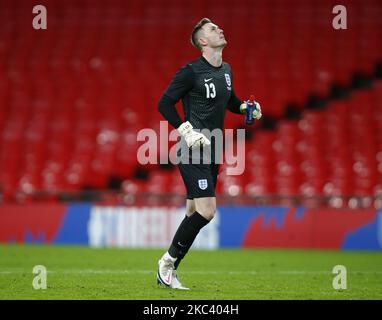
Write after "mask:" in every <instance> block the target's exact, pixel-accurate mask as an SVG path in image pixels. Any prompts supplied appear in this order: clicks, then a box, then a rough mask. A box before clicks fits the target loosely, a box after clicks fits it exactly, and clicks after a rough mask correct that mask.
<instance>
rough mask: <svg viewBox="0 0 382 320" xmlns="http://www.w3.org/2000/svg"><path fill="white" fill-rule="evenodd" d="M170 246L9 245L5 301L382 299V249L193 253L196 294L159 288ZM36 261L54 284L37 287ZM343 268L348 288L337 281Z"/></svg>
mask: <svg viewBox="0 0 382 320" xmlns="http://www.w3.org/2000/svg"><path fill="white" fill-rule="evenodd" d="M162 253H163V250H151V249H150V250H149V249H135V250H133V249H93V248H87V247H76V246H73V247H67V246H65V247H63V246H48V245H43V246H37V245H25V246H19V245H1V246H0V299H1V300H4V299H48V300H50V299H127V300H132V299H139V300H156V299H164V300H172V299H176V300H183V299H185V300H192V299H208V300H214V299H222V300H225V299H229V300H235V299H244V300H255V299H267V300H268V299H299V300H300V299H302V300H305V299H379V300H380V299H382V254H381V253H377V252H374V253H373V252H339V251H317V250H316V251H305V250H217V251H202V250H191V251H190V253H189V255H188V256H187V257H186V258H185V260H184V261H183V262H182V264H181V265H180V267H179V275H180V277H181V279H182V282H183V283H184V285H186V286H188V287H190V289H191V290H190V291H178V290H170V289H167V288H163V287H158V286H157V285H156V271H157V269H156V267H157V261H158V258H159V257H160V256H161V254H162ZM35 265H44V266H45V267H46V268H47V271H48V273H47V289H46V290H35V289H33V287H32V281H33V277H34V276H35V275H34V274H33V273H32V269H33V267H34V266H35ZM335 265H344V266H345V267H346V269H347V289H342V290H335V289H333V286H332V281H333V278H334V277H335V274H333V273H332V269H333V267H334V266H335Z"/></svg>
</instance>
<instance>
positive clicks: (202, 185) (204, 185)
mask: <svg viewBox="0 0 382 320" xmlns="http://www.w3.org/2000/svg"><path fill="white" fill-rule="evenodd" d="M198 184H199V188H200V189H202V190H206V189H207V187H208V183H207V179H200V180H198Z"/></svg>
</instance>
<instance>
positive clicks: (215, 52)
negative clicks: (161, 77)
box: [157, 18, 261, 289]
mask: <svg viewBox="0 0 382 320" xmlns="http://www.w3.org/2000/svg"><path fill="white" fill-rule="evenodd" d="M191 42H192V44H193V45H194V46H195V47H196V48H198V49H199V50H201V53H202V54H201V57H200V58H199V59H197V60H195V61H192V62H190V63H188V64H186V65H185V66H183V67H182V68H181V69H180V70H179V71H178V72H177V73H176V74H175V76H174V78H173V79H172V81H171V83H170V85H169V86H168V87H167V89H166V91H165V93H164V94H163V96H162V98H161V100H160V102H159V106H158V109H159V112H160V113H161V114H162V115H163V116H164V118H165V119H166V120H167V121H168V122H169V123H170V124H171V125H172V126H173V127H174V128H177V129H178V131H179V133H180V134H181V136H182V139H181V141H180V144H181V145H182V144H183V145H184V144H186V149H187V150H191V151H192V150H194V149H195V148H198V149H200V150H201V152H200V153H199V155H198V157H199V158H198V159H194V158H193V157H194V153H193V152H191V153H192V154H193V155H192V156H190V155H189V154H186V155H185V154H182V155H180V158H181V160H180V163H179V165H178V166H179V170H180V173H181V176H182V178H183V181H184V183H185V185H186V189H187V202H186V217H185V218H184V220H183V221H182V222H181V224H180V225H179V227H178V230H177V231H176V233H175V236H174V238H173V241H172V243H171V245H170V248H169V249H168V251H167V252H166V253H165V254H164V255H163V256H162V257H161V259H160V260H159V262H158V265H159V266H158V273H157V282H158V284H161V285H165V286H167V287H170V288H174V289H188V288H186V287H184V286H183V285H182V284H181V282H180V280H179V277H178V275H177V273H176V270H177V268H178V266H179V263H180V262H181V260H182V259H183V258H184V256H185V255H186V253H187V252H188V250H189V249H190V247H191V245H192V243H193V242H194V240H195V238H196V236H197V234H198V233H199V231H200V230H201V229H202V228H203V227H204V226H205V225H207V224H208V223H209V222H210V221H211V219H212V218H213V217H214V214H215V210H216V197H215V186H216V182H217V176H218V171H219V165H218V163H216V161H215V162H213V161H212V160H211V163H210V164H205V163H201V162H200V156H201V154H202V152H206V151H207V150H209V153H210V157H211V159H215V158H214V153H215V146H214V141H210V139H209V137H207V136H206V135H204V134H203V133H201V132H198V131H201V130H202V129H208V130H209V132H211V131H212V130H214V129H220V130H223V124H224V115H225V110H226V108H227V109H228V110H230V111H231V112H233V113H237V114H242V113H244V112H245V111H246V103H243V102H242V101H241V100H239V99H238V98H237V97H236V95H235V91H234V88H233V85H232V71H231V67H230V65H229V64H228V63H225V62H223V60H222V52H223V49H224V47H225V46H226V45H227V41H226V39H225V37H224V34H223V30H222V29H220V28H219V27H218V26H217V25H216V24H214V23H213V22H211V20H209V19H207V18H204V19H202V20H201V21H200V22H199V23H198V24H197V25H196V26H195V27H194V29H193V31H192V34H191ZM180 99H181V100H182V102H183V110H184V116H185V121H184V122H183V121H182V120H181V118H180V117H179V114H178V113H177V111H176V109H175V104H176V103H177V102H178V101H179V100H180ZM253 117H254V118H255V119H260V118H261V108H260V105H259V104H258V103H256V108H255V109H254V111H253ZM211 142H212V143H211ZM182 150H184V148H182ZM178 156H179V153H178ZM194 160H197V161H194Z"/></svg>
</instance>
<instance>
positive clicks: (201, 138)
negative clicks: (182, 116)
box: [178, 121, 211, 148]
mask: <svg viewBox="0 0 382 320" xmlns="http://www.w3.org/2000/svg"><path fill="white" fill-rule="evenodd" d="M178 132H179V133H180V134H181V135H182V136H183V137H184V140H186V143H187V146H188V147H189V148H196V147H199V146H205V145H207V146H208V145H210V144H211V142H210V140H208V139H207V137H206V136H205V135H204V134H202V133H200V132H196V131H194V129H193V127H192V125H191V123H190V122H188V121H186V122H183V123H182V124H181V125H180V126H179V128H178Z"/></svg>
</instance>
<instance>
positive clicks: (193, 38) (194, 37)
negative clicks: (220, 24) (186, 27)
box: [191, 18, 211, 50]
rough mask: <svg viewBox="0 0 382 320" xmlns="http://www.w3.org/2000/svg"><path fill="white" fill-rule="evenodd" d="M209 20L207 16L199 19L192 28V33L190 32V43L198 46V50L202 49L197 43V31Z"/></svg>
mask: <svg viewBox="0 0 382 320" xmlns="http://www.w3.org/2000/svg"><path fill="white" fill-rule="evenodd" d="M209 22H211V20H210V19H208V18H203V19H202V20H200V21H199V22H198V23H197V24H196V26H195V27H194V29H193V30H192V33H191V43H192V45H193V46H194V47H196V48H198V49H199V50H202V46H201V45H200V43H199V39H198V32H199V31H200V30H201V29H202V27H203V26H204V25H205V24H206V23H209Z"/></svg>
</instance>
